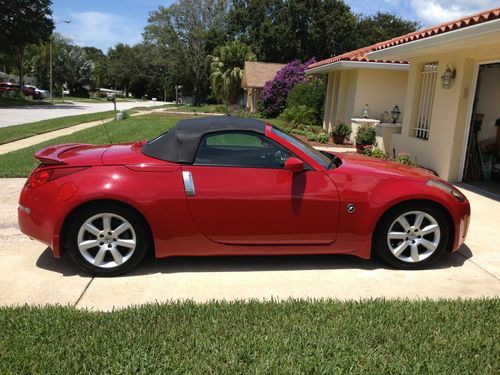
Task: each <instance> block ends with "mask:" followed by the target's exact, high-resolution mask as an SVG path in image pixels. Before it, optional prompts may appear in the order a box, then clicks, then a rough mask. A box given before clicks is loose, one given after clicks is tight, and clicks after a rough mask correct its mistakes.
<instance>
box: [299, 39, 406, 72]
mask: <svg viewBox="0 0 500 375" xmlns="http://www.w3.org/2000/svg"><path fill="white" fill-rule="evenodd" d="M382 43H385V42H382ZM382 43H377V44H373V45H371V46H368V47H363V48H360V49H357V50H354V51H350V52H346V53H343V54H342V55H338V56H332V57H330V58H328V59H326V60H321V61H318V62H316V63H314V64H311V65H309V66H308V67H307V68H308V69H312V68H317V67H319V66H323V65H327V64H332V63H334V62H338V61H365V62H381V63H400V64H408V62H406V61H389V60H369V59H368V57H367V54H368V52H373V51H375V49H376V48H377V47H378V46H379V45H380V44H382Z"/></svg>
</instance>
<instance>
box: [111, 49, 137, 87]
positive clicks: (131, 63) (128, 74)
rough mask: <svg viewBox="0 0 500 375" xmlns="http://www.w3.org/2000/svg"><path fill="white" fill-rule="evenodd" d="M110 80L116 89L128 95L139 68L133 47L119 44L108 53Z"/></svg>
mask: <svg viewBox="0 0 500 375" xmlns="http://www.w3.org/2000/svg"><path fill="white" fill-rule="evenodd" d="M108 59H109V71H108V73H109V79H110V81H111V84H112V86H113V87H114V88H115V89H118V88H120V89H122V90H123V91H124V92H125V95H126V94H127V92H128V90H129V89H130V82H131V80H132V76H133V72H134V70H135V69H136V68H137V66H136V64H135V56H134V53H133V50H132V47H130V46H129V45H126V44H123V43H118V44H117V45H116V46H115V47H114V48H110V49H109V51H108Z"/></svg>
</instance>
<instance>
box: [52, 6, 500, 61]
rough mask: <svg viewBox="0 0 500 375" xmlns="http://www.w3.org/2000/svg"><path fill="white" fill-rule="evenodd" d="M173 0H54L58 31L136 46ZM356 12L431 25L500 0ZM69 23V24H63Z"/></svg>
mask: <svg viewBox="0 0 500 375" xmlns="http://www.w3.org/2000/svg"><path fill="white" fill-rule="evenodd" d="M173 2H174V0H163V1H160V0H85V1H81V0H78V1H75V0H53V5H52V10H53V17H54V20H55V22H56V24H57V25H56V31H57V32H59V33H61V34H63V35H64V36H67V37H70V38H71V39H73V41H74V42H75V43H76V44H78V45H82V46H94V47H97V48H100V49H102V50H103V51H104V52H107V50H108V48H109V47H112V46H114V45H115V44H117V43H120V42H121V43H126V44H130V45H133V44H136V43H139V42H140V41H141V40H142V35H141V34H142V32H143V30H144V26H145V25H146V23H147V19H148V16H149V13H150V12H151V11H153V10H156V9H158V7H159V6H165V7H167V6H169V5H170V4H172V3H173ZM345 2H346V3H347V4H348V5H349V6H350V7H351V9H352V11H353V12H354V13H357V14H363V15H371V14H374V13H376V12H378V11H383V12H391V13H394V14H396V15H398V16H401V17H403V18H405V19H410V20H413V21H417V22H419V23H420V25H422V27H425V26H432V25H436V24H439V23H442V22H446V21H450V20H453V19H456V18H460V17H462V16H466V15H470V14H473V13H477V12H480V11H482V10H486V9H490V8H495V7H500V0H346V1H345ZM64 20H70V21H71V23H69V24H66V23H64V22H62V21H64Z"/></svg>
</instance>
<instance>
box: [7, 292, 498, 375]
mask: <svg viewBox="0 0 500 375" xmlns="http://www.w3.org/2000/svg"><path fill="white" fill-rule="evenodd" d="M499 316H500V300H499V299H483V300H466V301H464V300H443V301H416V302H410V301H384V300H371V301H363V302H354V301H353V302H339V301H331V300H323V301H301V300H289V301H286V302H264V303H262V302H255V301H254V302H247V303H245V302H234V303H226V302H211V303H208V304H195V303H193V302H182V303H181V302H178V303H170V304H153V305H145V306H141V307H130V308H127V309H124V310H119V311H114V312H109V313H104V312H93V311H81V310H76V309H74V308H71V307H58V306H47V307H43V308H40V307H29V306H23V307H12V308H0V327H1V332H2V334H1V335H0V373H2V374H24V373H62V374H78V373H96V374H99V373H144V374H146V373H147V374H149V373H167V374H174V373H196V374H197V373H211V374H213V373H225V374H234V373H252V374H264V373H286V374H288V373H290V374H299V373H308V374H310V373H321V374H341V373H351V374H406V373H408V374H436V373H440V374H498V372H499V371H500V356H499V349H500V344H499V341H498V338H499V336H500V328H499V327H500V319H499Z"/></svg>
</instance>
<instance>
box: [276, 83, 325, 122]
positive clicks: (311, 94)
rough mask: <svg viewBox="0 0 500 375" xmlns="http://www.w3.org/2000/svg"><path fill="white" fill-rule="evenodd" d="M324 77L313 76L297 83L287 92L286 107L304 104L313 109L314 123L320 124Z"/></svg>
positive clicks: (323, 101)
mask: <svg viewBox="0 0 500 375" xmlns="http://www.w3.org/2000/svg"><path fill="white" fill-rule="evenodd" d="M325 92H326V87H325V79H324V78H322V77H315V78H312V79H310V80H309V81H306V82H302V83H297V84H296V85H295V86H294V87H293V88H292V89H291V90H290V92H289V93H288V97H287V98H286V107H287V108H290V107H296V106H299V105H305V106H306V107H308V108H311V109H312V110H314V124H317V125H319V124H321V122H322V120H323V106H324V103H325Z"/></svg>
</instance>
